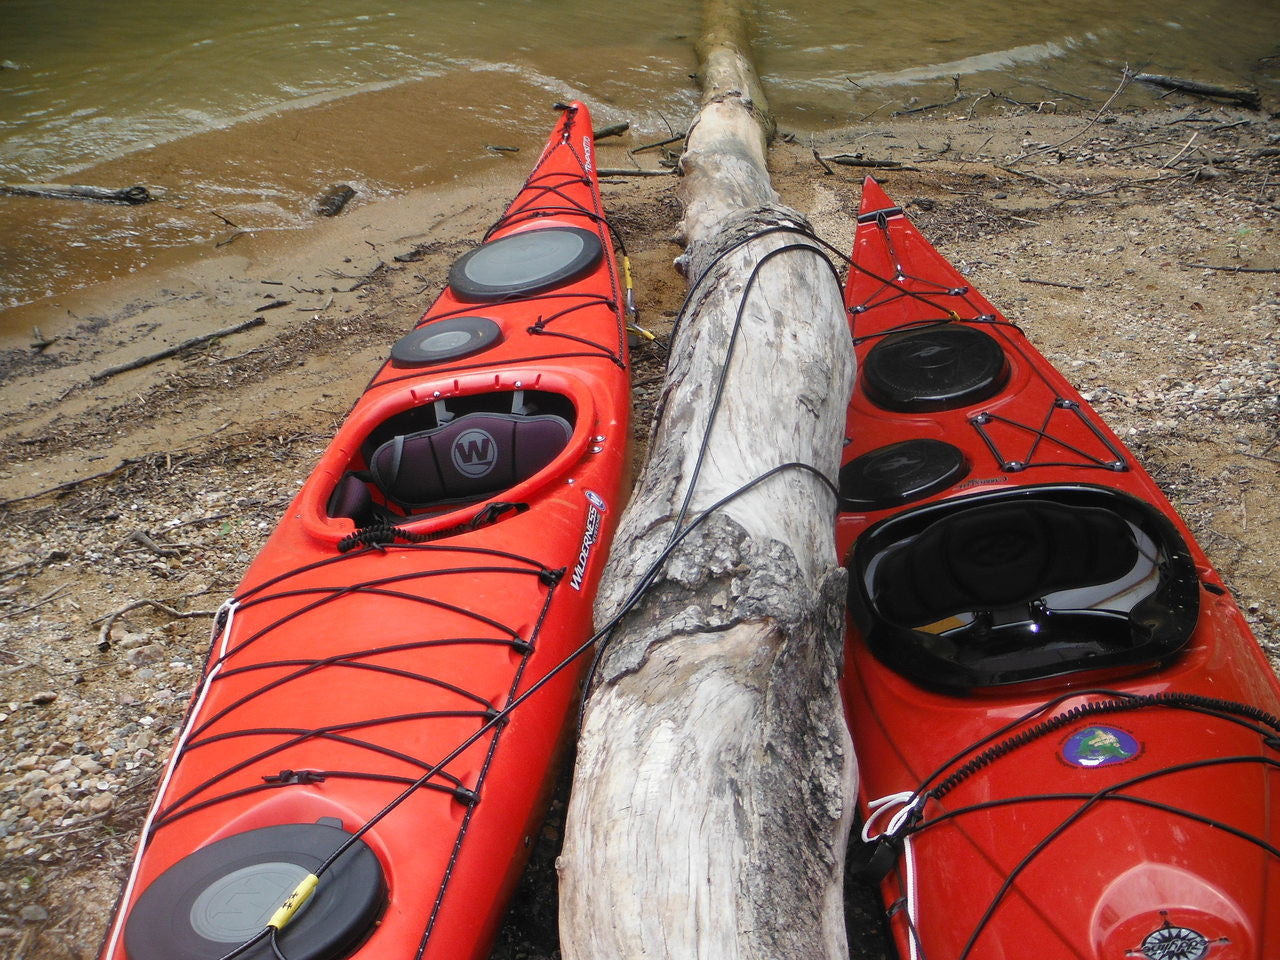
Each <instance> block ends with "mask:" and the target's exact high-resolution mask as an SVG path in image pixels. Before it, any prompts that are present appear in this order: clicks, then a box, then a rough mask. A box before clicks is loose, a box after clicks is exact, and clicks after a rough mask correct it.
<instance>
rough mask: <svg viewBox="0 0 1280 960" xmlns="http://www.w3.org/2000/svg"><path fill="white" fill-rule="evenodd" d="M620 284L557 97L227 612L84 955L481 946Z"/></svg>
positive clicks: (575, 612) (539, 781) (205, 958)
mask: <svg viewBox="0 0 1280 960" xmlns="http://www.w3.org/2000/svg"><path fill="white" fill-rule="evenodd" d="M623 299H624V293H623V291H622V290H621V289H620V287H619V284H618V275H617V272H616V270H615V267H614V249H613V244H612V241H611V239H610V234H609V231H608V227H607V225H606V223H605V219H604V215H603V211H602V207H601V203H600V194H599V188H598V185H597V183H596V177H595V166H594V158H593V149H592V132H591V120H590V117H589V116H588V113H587V110H586V108H585V107H584V106H582V105H581V104H574V105H572V106H570V107H569V108H567V109H566V110H565V112H564V114H563V117H562V119H561V120H560V122H559V123H558V124H557V126H556V128H555V130H554V131H553V133H552V135H551V138H550V140H549V142H548V144H547V147H546V149H545V150H544V151H543V153H542V155H541V157H540V158H539V160H538V162H537V165H536V166H535V167H534V170H533V173H532V174H531V175H530V177H529V179H528V181H527V182H526V183H525V185H524V187H523V188H522V189H521V191H520V193H519V194H518V195H517V197H516V199H515V201H514V202H513V203H512V204H511V206H510V207H509V208H508V209H507V211H506V212H505V214H504V215H503V216H502V218H501V220H499V221H498V223H497V224H495V226H494V228H493V229H492V230H491V231H490V232H489V234H488V235H487V236H486V238H485V242H484V243H483V244H481V245H480V246H478V247H477V248H475V249H474V250H473V251H471V252H469V253H467V254H466V255H465V256H463V257H462V258H461V259H460V260H458V261H457V262H456V263H455V264H454V266H453V267H452V269H451V271H450V275H449V286H448V288H447V289H446V290H445V292H444V293H443V294H442V295H441V296H440V297H439V299H438V300H437V301H436V302H435V303H434V304H433V305H432V306H431V308H430V309H429V310H428V311H427V313H426V315H425V316H424V317H423V318H422V321H421V323H420V324H419V325H418V326H417V327H416V328H415V329H414V330H413V331H411V332H410V333H409V334H407V335H406V336H405V337H403V338H402V339H401V340H399V341H398V342H397V343H396V344H395V345H394V346H393V347H392V348H391V351H390V358H389V359H388V361H387V362H386V363H385V364H384V365H383V367H382V368H381V369H380V370H379V371H378V373H377V375H376V376H375V377H374V378H373V380H372V382H371V383H370V385H369V387H368V388H367V389H366V391H365V392H364V394H363V396H361V397H360V399H359V401H358V402H357V403H356V405H355V407H354V408H353V409H352V411H351V413H350V414H349V416H348V417H347V419H346V421H345V423H344V424H343V426H342V428H341V429H340V430H339V431H338V433H337V435H336V436H335V437H334V439H333V442H332V443H331V444H330V446H329V448H328V449H327V450H326V451H325V453H324V455H323V456H322V458H321V460H320V462H319V464H318V466H317V467H316V469H315V470H314V472H313V473H312V474H311V476H310V477H309V478H308V479H307V481H306V483H305V484H304V486H303V488H302V491H301V492H300V493H299V494H298V496H297V497H296V499H295V500H294V501H293V503H292V505H291V506H290V507H289V509H288V511H287V512H286V514H285V516H284V518H283V519H282V520H281V521H280V524H279V526H278V527H277V528H276V530H275V532H274V533H273V534H272V536H271V538H270V539H269V540H268V541H267V543H266V545H265V547H264V548H263V550H262V553H261V554H260V555H259V556H258V558H257V560H256V561H254V563H253V565H252V566H251V567H250V568H249V571H248V573H247V574H246V575H245V578H244V581H243V582H242V583H241V585H240V587H239V589H238V590H237V591H236V593H235V596H234V597H233V598H232V599H231V600H230V601H228V603H227V604H225V605H224V607H223V609H222V611H221V612H220V614H219V617H218V619H217V622H216V626H215V636H214V640H213V647H212V650H211V652H210V655H209V660H208V664H207V666H206V668H205V672H204V675H203V680H202V682H201V684H200V686H199V688H198V689H197V690H196V692H195V694H194V697H193V699H192V703H191V707H190V710H189V712H188V715H187V718H186V720H185V723H184V726H183V728H182V732H181V735H180V737H179V738H178V741H177V744H176V745H175V748H174V750H173V755H172V759H171V761H170V763H169V766H168V768H167V769H166V771H165V773H164V776H163V779H162V781H161V785H160V789H159V792H158V794H157V796H156V799H155V803H154V806H153V807H152V809H151V812H150V814H149V816H148V817H147V820H146V823H145V825H144V829H143V832H142V839H141V842H140V845H139V850H138V855H137V859H136V861H135V863H134V866H133V870H132V872H131V873H130V875H129V878H128V881H127V882H126V884H125V887H124V892H123V894H122V896H121V900H120V905H119V908H118V911H117V917H116V919H115V922H114V923H113V924H112V927H111V929H110V931H109V933H108V936H107V939H106V942H105V945H104V947H103V949H102V953H101V956H102V957H103V958H110V960H126V958H127V960H220V958H234V957H243V958H251V960H260V958H273V957H274V958H279V957H284V958H287V960H339V958H345V957H361V958H369V960H389V958H411V957H428V958H430V957H436V958H441V960H460V958H478V957H483V956H486V955H487V951H488V948H489V945H490V942H491V940H492V937H493V934H494V932H495V929H496V927H497V925H498V922H499V920H500V919H501V916H502V912H503V909H504V906H505V900H506V897H507V895H508V893H509V892H510V890H511V887H512V886H513V884H514V883H515V881H516V879H517V877H518V874H519V872H520V870H521V867H522V865H523V863H524V860H525V857H526V855H527V851H528V847H529V845H530V842H531V838H532V836H533V835H534V833H535V831H536V829H537V821H538V819H539V817H540V815H541V812H542V810H543V809H544V805H545V801H546V798H547V794H548V790H549V786H550V780H551V777H552V774H553V772H554V771H553V767H554V762H553V761H554V759H555V755H556V754H557V751H558V749H559V748H560V747H561V746H562V742H563V735H564V732H565V730H566V725H567V721H568V720H569V719H570V718H571V710H572V706H573V704H574V701H575V699H576V696H577V693H578V683H579V679H580V674H581V670H580V665H581V662H582V659H581V658H580V657H579V658H577V659H570V658H571V657H572V655H573V654H574V653H575V651H578V650H579V649H580V648H581V647H583V646H584V644H585V643H586V642H587V641H588V640H589V637H590V635H591V632H592V626H591V621H592V601H593V598H594V594H595V590H596V585H597V582H598V580H599V577H600V573H601V570H602V568H603V566H604V561H605V556H606V554H607V552H608V541H609V539H610V536H611V535H612V531H613V529H614V525H615V522H616V519H617V516H618V513H619V511H620V509H621V506H622V500H623V498H624V495H625V494H624V489H625V488H624V482H625V480H626V469H627V462H628V460H627V444H628V436H629V432H628V410H629V395H628V382H627V363H628V361H627V353H626V349H627V346H626V333H625V316H624V304H623ZM566 661H568V663H567V665H566Z"/></svg>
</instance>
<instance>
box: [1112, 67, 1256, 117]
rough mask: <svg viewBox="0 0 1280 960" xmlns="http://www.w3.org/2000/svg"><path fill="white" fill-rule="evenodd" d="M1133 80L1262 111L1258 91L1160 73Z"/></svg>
mask: <svg viewBox="0 0 1280 960" xmlns="http://www.w3.org/2000/svg"><path fill="white" fill-rule="evenodd" d="M1133 79H1135V80H1138V81H1140V82H1142V83H1149V84H1151V85H1152V86H1155V87H1160V88H1161V89H1164V90H1177V91H1179V92H1180V93H1190V94H1194V95H1195V96H1197V97H1211V98H1213V99H1216V100H1229V101H1231V102H1232V103H1238V104H1240V105H1241V106H1242V107H1247V108H1248V109H1250V110H1261V109H1262V98H1261V97H1260V96H1259V95H1258V91H1257V90H1253V89H1250V88H1247V87H1224V86H1220V85H1218V84H1216V83H1203V82H1201V81H1199V80H1189V79H1187V78H1186V77H1167V76H1165V75H1164V74H1160V73H1137V74H1134V76H1133Z"/></svg>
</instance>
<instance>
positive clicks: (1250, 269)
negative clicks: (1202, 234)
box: [1183, 263, 1280, 273]
mask: <svg viewBox="0 0 1280 960" xmlns="http://www.w3.org/2000/svg"><path fill="white" fill-rule="evenodd" d="M1183 266H1184V267H1194V268H1195V269H1197V270H1223V271H1225V272H1226V273H1280V267H1232V266H1215V265H1214V264H1212V263H1184V264H1183Z"/></svg>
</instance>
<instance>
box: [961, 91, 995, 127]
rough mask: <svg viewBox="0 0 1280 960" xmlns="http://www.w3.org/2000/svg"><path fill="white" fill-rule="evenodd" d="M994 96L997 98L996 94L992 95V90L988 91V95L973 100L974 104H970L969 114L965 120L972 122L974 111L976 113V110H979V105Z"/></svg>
mask: <svg viewBox="0 0 1280 960" xmlns="http://www.w3.org/2000/svg"><path fill="white" fill-rule="evenodd" d="M992 96H995V94H994V93H992V92H991V91H990V90H988V91H987V92H986V93H984V94H982V95H981V96H979V97H974V98H973V103H971V104H969V112H968V113H966V114H965V116H964V118H965V119H966V120H972V119H973V111H974V109H976V108H977V106H978V104H979V103H981V102H982V101H983V100H985V99H986V98H987V97H992Z"/></svg>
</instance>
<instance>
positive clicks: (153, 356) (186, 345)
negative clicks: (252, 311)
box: [89, 317, 266, 382]
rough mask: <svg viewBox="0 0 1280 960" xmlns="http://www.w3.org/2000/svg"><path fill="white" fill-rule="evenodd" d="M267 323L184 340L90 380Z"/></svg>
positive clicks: (257, 321)
mask: <svg viewBox="0 0 1280 960" xmlns="http://www.w3.org/2000/svg"><path fill="white" fill-rule="evenodd" d="M264 323H266V321H265V320H263V319H262V318H261V317H254V318H253V319H252V320H246V321H244V323H237V324H236V325H235V326H234V327H224V328H223V329H221V330H215V331H213V333H206V334H202V335H201V336H198V337H192V338H191V339H190V340H183V341H182V342H181V343H179V344H177V345H175V346H172V347H165V349H163V350H158V351H156V352H155V353H149V354H147V355H146V356H145V357H138V358H137V359H136V360H130V361H129V362H128V363H121V364H117V365H116V366H114V367H107V369H105V370H103V371H101V372H99V373H95V374H93V376H91V377H90V378H89V379H91V380H93V381H95V382H96V381H98V380H106V379H107V378H108V377H114V376H115V375H116V374H117V373H125V372H126V371H129V370H137V369H138V368H139V367H145V366H146V365H147V364H149V363H155V362H156V361H157V360H164V359H166V358H168V357H172V356H173V355H174V354H177V353H181V352H182V351H183V350H188V349H190V348H191V347H196V346H199V345H200V344H202V343H208V342H209V341H210V340H217V339H218V338H219V337H227V336H230V335H231V334H233V333H240V332H241V331H242V330H248V329H250V328H252V327H257V326H261V325H262V324H264Z"/></svg>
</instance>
